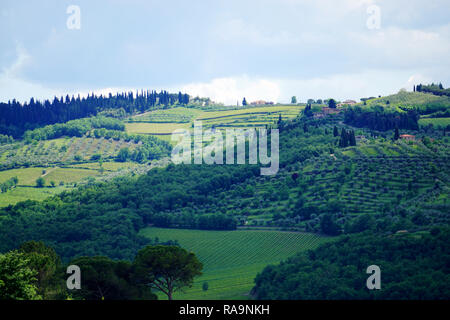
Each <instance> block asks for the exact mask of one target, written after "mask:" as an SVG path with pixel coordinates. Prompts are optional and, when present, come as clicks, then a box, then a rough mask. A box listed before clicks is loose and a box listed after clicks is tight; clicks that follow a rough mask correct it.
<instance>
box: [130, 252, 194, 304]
mask: <svg viewBox="0 0 450 320" xmlns="http://www.w3.org/2000/svg"><path fill="white" fill-rule="evenodd" d="M133 266H134V277H135V281H136V283H138V284H140V285H143V286H150V287H152V288H154V289H156V290H160V291H162V292H163V293H164V294H166V295H167V297H168V298H169V300H172V295H173V293H174V292H177V291H179V290H182V289H183V288H185V287H191V286H192V283H193V281H194V277H196V276H200V275H201V274H202V273H201V270H202V268H203V265H202V263H201V262H200V261H199V260H198V259H197V257H196V256H195V254H194V253H192V252H187V251H186V250H185V249H183V248H180V247H176V246H147V247H145V248H143V249H141V250H140V251H139V252H138V254H137V256H136V258H135V259H134V262H133Z"/></svg>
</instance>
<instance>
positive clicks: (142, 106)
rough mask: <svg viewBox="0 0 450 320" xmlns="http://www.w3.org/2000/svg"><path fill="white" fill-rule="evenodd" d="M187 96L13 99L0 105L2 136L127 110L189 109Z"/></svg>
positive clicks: (150, 94) (147, 94) (128, 94)
mask: <svg viewBox="0 0 450 320" xmlns="http://www.w3.org/2000/svg"><path fill="white" fill-rule="evenodd" d="M189 98H190V97H189V95H188V94H186V93H184V94H183V93H181V92H179V93H169V92H167V91H165V90H162V91H161V92H156V91H149V90H147V91H143V90H141V91H140V92H136V93H134V92H131V91H130V92H123V93H117V94H116V95H112V94H111V93H110V94H109V95H108V96H106V95H105V96H103V95H99V96H98V95H95V94H93V93H92V94H88V95H87V97H80V95H78V96H77V97H74V96H73V95H72V97H69V95H66V97H65V98H64V97H60V98H58V97H55V98H54V99H53V100H52V101H50V100H44V101H43V102H41V101H39V100H35V99H34V98H31V99H30V101H29V102H25V103H20V102H18V101H16V100H15V99H13V100H12V101H8V103H4V102H2V103H0V134H6V135H11V136H13V137H16V138H17V137H20V136H21V135H22V134H23V132H25V131H26V130H30V129H34V128H36V127H41V126H45V125H48V124H54V123H63V122H67V121H70V120H74V119H79V118H87V117H91V116H95V115H97V114H98V113H100V112H105V111H108V110H120V109H122V110H124V111H125V113H126V114H132V113H135V112H144V111H146V110H150V109H155V108H157V107H166V106H169V105H173V104H176V103H178V104H181V105H187V104H188V103H189Z"/></svg>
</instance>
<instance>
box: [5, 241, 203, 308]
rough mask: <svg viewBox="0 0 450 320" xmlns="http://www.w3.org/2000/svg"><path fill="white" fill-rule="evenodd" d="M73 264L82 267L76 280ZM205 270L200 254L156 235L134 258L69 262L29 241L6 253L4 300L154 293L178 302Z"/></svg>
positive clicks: (146, 295) (152, 296)
mask: <svg viewBox="0 0 450 320" xmlns="http://www.w3.org/2000/svg"><path fill="white" fill-rule="evenodd" d="M149 242H150V241H149ZM69 265H70V266H76V267H78V268H79V269H78V271H79V274H78V275H76V274H74V279H70V277H72V276H70V277H69V275H68V274H67V272H66V271H67V269H68V268H67V267H68V266H69ZM202 268H203V265H202V263H201V262H200V261H199V260H198V259H197V257H196V256H195V254H194V253H192V252H188V251H186V250H185V249H183V248H181V247H179V246H178V244H177V243H174V242H172V241H168V242H166V243H159V242H158V240H157V239H155V240H153V241H152V242H151V243H150V244H148V245H147V246H145V247H144V248H142V249H141V250H139V252H138V253H137V254H136V256H135V257H134V259H133V260H132V261H125V260H112V259H110V258H108V257H105V256H82V257H77V258H75V259H73V260H71V261H70V262H68V263H62V262H61V258H60V257H59V255H58V254H57V253H56V252H55V250H54V249H53V248H52V247H51V246H47V245H46V244H45V243H44V242H41V241H40V242H36V241H28V242H25V243H23V244H22V245H20V247H19V248H18V249H14V250H11V251H9V252H7V253H4V254H0V300H42V299H47V300H74V299H75V300H155V299H157V296H156V294H155V293H154V291H160V292H162V293H164V294H165V295H167V297H168V299H169V300H172V299H173V294H174V293H175V292H177V291H180V290H182V289H184V288H186V287H191V286H192V283H193V279H194V277H196V276H199V275H201V274H202V273H201V270H202ZM78 271H75V272H78ZM78 276H79V277H78ZM68 277H69V278H68ZM76 277H78V280H77V279H75V278H76ZM76 281H79V284H78V285H77V284H76ZM68 284H69V285H70V286H72V285H73V287H74V288H72V287H68Z"/></svg>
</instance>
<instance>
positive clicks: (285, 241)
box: [141, 228, 330, 299]
mask: <svg viewBox="0 0 450 320" xmlns="http://www.w3.org/2000/svg"><path fill="white" fill-rule="evenodd" d="M141 234H142V235H144V236H147V237H150V238H154V237H158V238H159V239H160V240H178V242H179V243H180V245H181V246H182V247H184V248H186V249H188V250H190V251H193V252H194V253H195V254H196V255H197V256H198V258H199V259H200V261H201V262H202V263H203V264H204V268H203V273H204V274H203V275H202V276H201V277H199V278H198V279H196V281H195V283H194V285H193V287H192V288H190V289H188V290H187V291H186V293H184V294H183V293H177V294H176V295H175V298H176V299H247V298H248V294H249V291H250V290H251V288H252V287H253V279H254V277H255V276H256V274H257V273H258V272H261V271H262V269H263V268H264V267H265V266H267V265H268V264H276V263H279V262H280V261H281V260H283V259H285V258H287V257H289V256H292V255H293V254H295V253H297V252H300V251H303V250H307V249H312V248H315V247H317V246H318V245H319V244H320V243H323V242H325V241H329V239H330V238H324V237H319V236H317V235H315V234H306V233H293V232H279V231H200V230H183V229H162V228H146V229H143V230H142V231H141ZM205 281H206V282H208V285H209V289H208V291H203V290H202V284H203V282H205ZM160 298H161V299H163V298H164V296H160Z"/></svg>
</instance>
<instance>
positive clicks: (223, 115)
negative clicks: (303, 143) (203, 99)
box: [126, 105, 304, 140]
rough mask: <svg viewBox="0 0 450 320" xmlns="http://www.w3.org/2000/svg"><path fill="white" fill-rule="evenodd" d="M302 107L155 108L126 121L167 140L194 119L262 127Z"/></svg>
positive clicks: (131, 130)
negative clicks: (231, 108) (217, 109)
mask: <svg viewBox="0 0 450 320" xmlns="http://www.w3.org/2000/svg"><path fill="white" fill-rule="evenodd" d="M303 108H304V107H303V106H292V105H287V106H266V107H249V108H245V109H236V110H222V111H203V110H199V109H191V108H181V107H180V108H173V109H166V110H157V111H152V112H147V113H144V114H142V115H137V116H134V117H132V118H131V119H129V120H128V121H127V123H126V130H127V132H128V133H142V134H151V135H155V136H157V137H158V138H160V139H165V140H170V135H171V134H172V132H173V131H174V130H175V129H190V128H191V127H192V124H193V122H194V121H201V122H202V124H203V127H204V128H211V127H215V128H218V129H223V128H242V127H264V126H266V125H270V124H273V123H274V122H276V121H278V119H279V117H280V115H281V117H282V119H283V120H286V119H291V118H295V117H296V116H297V115H298V114H299V113H300V112H301V110H303Z"/></svg>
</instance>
